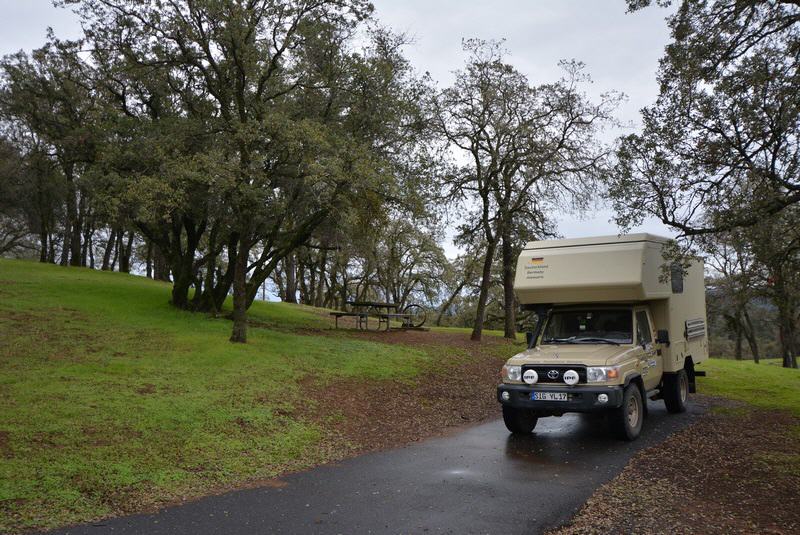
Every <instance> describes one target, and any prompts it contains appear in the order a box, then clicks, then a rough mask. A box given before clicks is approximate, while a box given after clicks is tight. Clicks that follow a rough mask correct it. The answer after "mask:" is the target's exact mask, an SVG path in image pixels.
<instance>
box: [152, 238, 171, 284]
mask: <svg viewBox="0 0 800 535" xmlns="http://www.w3.org/2000/svg"><path fill="white" fill-rule="evenodd" d="M169 273H170V269H169V263H168V262H167V259H166V258H165V257H164V252H163V251H162V250H161V248H160V247H159V246H158V244H157V243H154V244H153V278H154V279H155V280H159V281H164V282H169V281H170V279H169Z"/></svg>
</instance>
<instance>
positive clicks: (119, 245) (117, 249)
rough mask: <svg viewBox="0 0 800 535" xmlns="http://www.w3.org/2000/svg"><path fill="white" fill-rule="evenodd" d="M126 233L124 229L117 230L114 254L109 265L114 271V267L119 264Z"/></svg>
mask: <svg viewBox="0 0 800 535" xmlns="http://www.w3.org/2000/svg"><path fill="white" fill-rule="evenodd" d="M124 234H125V232H124V231H122V230H119V231H117V238H116V239H115V240H114V256H112V257H111V265H109V266H108V269H110V270H111V271H114V267H115V266H116V265H117V258H119V254H120V250H121V249H122V236H123V235H124Z"/></svg>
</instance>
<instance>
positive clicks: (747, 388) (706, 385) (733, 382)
mask: <svg viewBox="0 0 800 535" xmlns="http://www.w3.org/2000/svg"><path fill="white" fill-rule="evenodd" d="M698 369H699V370H705V371H706V372H707V374H708V375H707V376H706V377H700V378H699V379H698V385H699V388H700V391H701V392H703V393H708V394H711V395H715V396H722V397H726V398H729V399H735V400H738V401H744V402H746V403H749V404H751V405H753V406H756V407H759V408H762V409H773V410H785V411H789V412H792V413H793V414H794V415H796V416H800V370H795V369H787V368H781V367H779V366H775V365H773V363H772V362H770V361H762V362H761V363H760V364H754V363H753V362H752V361H737V360H726V359H709V360H708V361H706V362H703V363H702V364H701V365H700V366H699V367H698Z"/></svg>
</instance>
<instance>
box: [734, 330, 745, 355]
mask: <svg viewBox="0 0 800 535" xmlns="http://www.w3.org/2000/svg"><path fill="white" fill-rule="evenodd" d="M742 338H743V336H742V326H741V324H740V323H739V322H738V321H737V322H736V349H735V351H734V355H735V357H736V360H742Z"/></svg>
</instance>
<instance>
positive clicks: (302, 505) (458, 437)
mask: <svg viewBox="0 0 800 535" xmlns="http://www.w3.org/2000/svg"><path fill="white" fill-rule="evenodd" d="M649 407H650V416H649V417H648V419H647V420H646V421H645V426H644V430H643V431H642V436H641V437H640V438H639V440H638V441H636V442H633V443H626V442H619V441H617V440H615V439H613V438H612V437H610V436H609V433H608V431H607V429H606V423H605V420H604V419H603V417H602V416H600V417H597V416H587V415H566V416H563V417H561V418H544V419H542V420H540V421H539V424H538V426H537V428H536V431H535V433H534V434H533V435H531V436H530V437H523V438H517V437H512V436H511V435H509V434H508V432H507V431H506V429H505V427H504V426H503V423H502V421H500V420H496V421H492V422H489V423H485V424H482V425H479V426H477V427H472V428H469V429H466V430H464V431H461V432H459V433H457V434H454V435H452V436H448V437H445V438H439V439H433V440H429V441H426V442H423V443H419V444H414V445H411V446H408V447H405V448H400V449H396V450H390V451H384V452H378V453H372V454H367V455H362V456H360V457H356V458H353V459H349V460H346V461H343V462H341V463H338V464H335V465H330V466H322V467H319V468H316V469H313V470H310V471H308V472H303V473H299V474H293V475H289V476H286V477H285V478H282V479H281V485H283V484H284V483H285V485H283V486H280V485H275V486H272V487H268V488H258V489H249V490H242V491H236V492H230V493H228V494H224V495H221V496H213V497H209V498H204V499H201V500H198V501H196V502H192V503H188V504H186V505H181V506H176V507H171V508H168V509H164V510H162V511H160V512H158V513H156V514H147V515H136V516H130V517H123V518H116V519H112V520H108V521H105V522H102V523H98V524H93V525H83V526H77V527H73V528H69V529H64V530H61V531H58V532H55V533H63V534H70V535H78V534H81V535H86V534H88V535H105V534H154V535H159V534H164V535H166V534H171V535H172V534H178V535H182V534H186V535H189V534H191V535H205V534H231V535H239V534H241V535H244V534H268V533H315V534H316V533H319V534H328V533H343V534H362V533H392V534H395V533H396V534H406V533H431V534H433V533H454V534H459V535H462V534H468V533H497V534H503V535H510V534H516V533H526V534H531V533H540V532H542V531H544V530H545V529H548V528H550V527H554V526H557V525H559V524H561V523H563V522H566V521H567V520H569V518H570V517H571V516H572V514H573V513H574V512H575V511H576V510H577V509H578V508H579V507H580V505H581V504H582V503H583V502H584V501H585V500H586V499H587V498H588V497H589V496H590V495H591V494H592V492H593V491H594V489H595V488H597V487H598V486H600V485H601V484H602V483H604V482H606V481H608V480H609V479H611V478H612V477H613V476H614V475H616V474H617V473H619V472H620V471H621V470H622V468H623V467H624V466H625V464H626V463H627V462H628V460H629V459H630V457H631V456H632V455H633V454H634V453H635V452H636V451H637V450H640V449H642V448H645V447H647V446H650V445H653V444H656V443H658V442H660V441H661V440H663V439H664V438H665V437H667V436H668V435H669V434H670V433H672V432H674V431H676V430H677V429H680V428H682V427H684V426H686V425H688V424H689V423H690V422H691V421H692V420H693V419H694V418H695V417H696V416H697V415H698V414H699V413H700V409H698V408H693V409H690V411H689V412H688V413H686V414H681V415H669V414H667V413H666V411H665V410H664V404H663V402H652V401H651V402H650V403H649ZM387 432H391V429H390V428H389V427H387Z"/></svg>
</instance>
